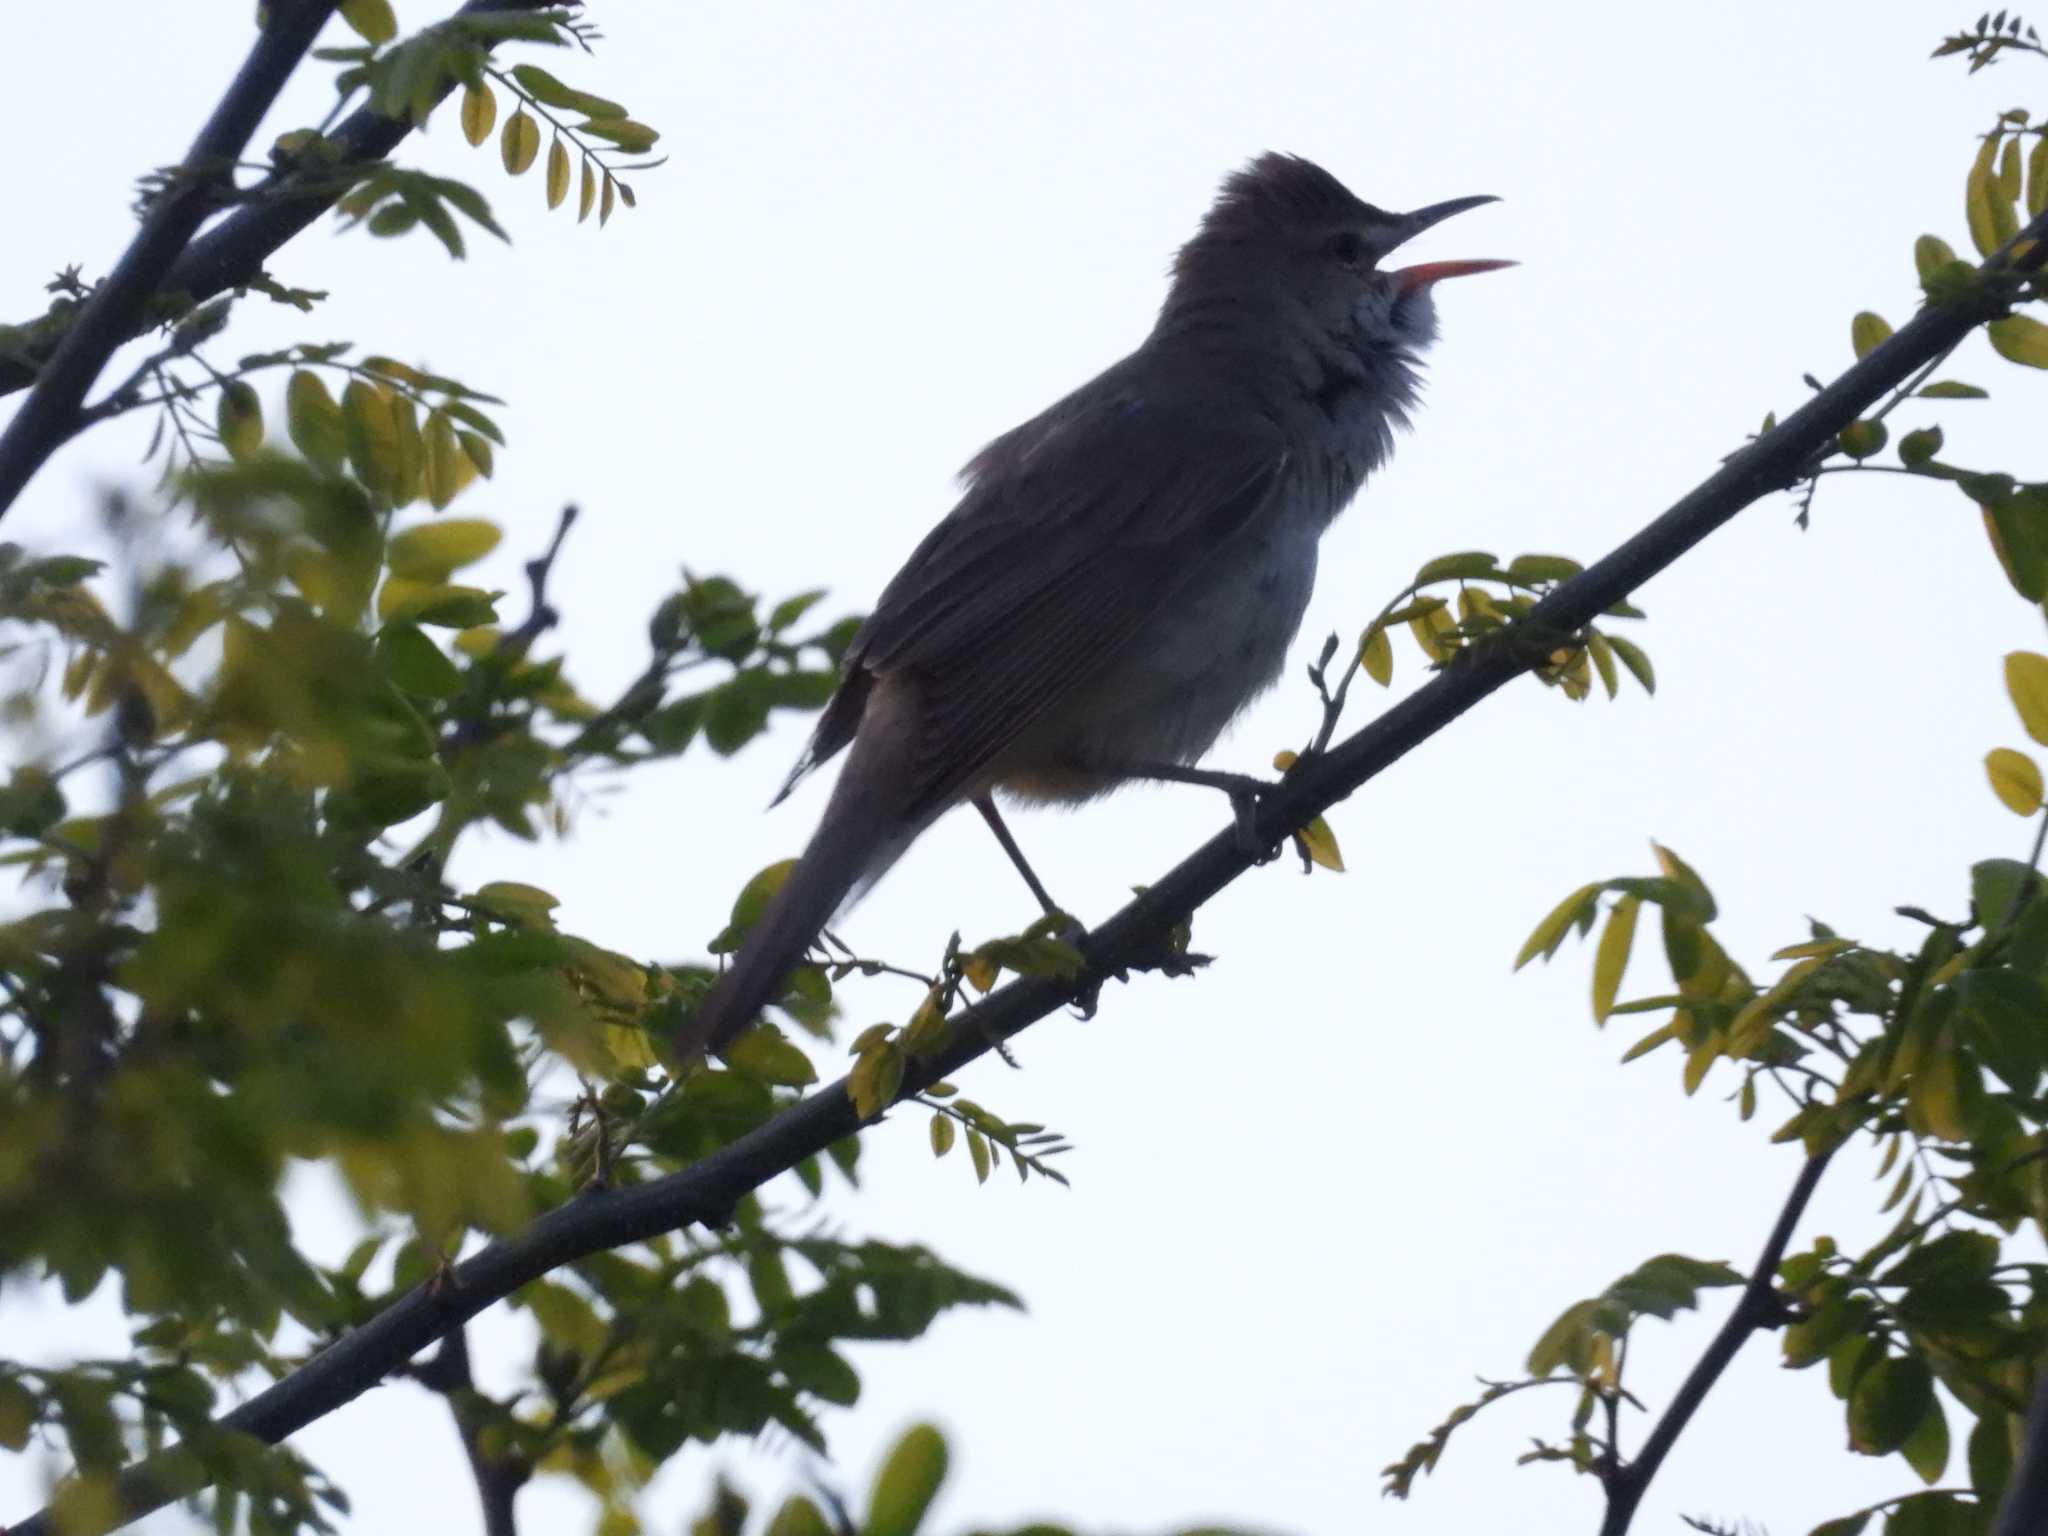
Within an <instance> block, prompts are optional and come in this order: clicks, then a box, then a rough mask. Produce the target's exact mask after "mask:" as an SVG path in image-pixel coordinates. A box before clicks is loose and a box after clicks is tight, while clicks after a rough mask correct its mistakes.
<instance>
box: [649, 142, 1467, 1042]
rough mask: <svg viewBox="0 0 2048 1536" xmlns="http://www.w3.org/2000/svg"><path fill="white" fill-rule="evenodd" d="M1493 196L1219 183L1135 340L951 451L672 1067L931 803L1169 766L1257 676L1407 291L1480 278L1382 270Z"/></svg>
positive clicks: (1050, 789) (1457, 267)
mask: <svg viewBox="0 0 2048 1536" xmlns="http://www.w3.org/2000/svg"><path fill="white" fill-rule="evenodd" d="M1490 201H1492V199H1490V198H1483V197H1482V198H1462V199H1459V200H1457V201H1455V202H1449V203H1440V204H1437V205H1435V206H1433V207H1429V208H1425V209H1422V210H1420V211H1419V212H1416V213H1409V214H1396V213H1387V212H1384V211H1382V210H1380V209H1377V208H1374V207H1372V206H1371V205H1370V204H1368V203H1364V202H1361V201H1360V200H1359V199H1358V198H1356V197H1354V196H1353V195H1352V194H1351V193H1350V192H1348V191H1347V190H1345V188H1344V186H1343V185H1342V183H1340V182H1339V181H1337V179H1336V178H1335V177H1333V176H1331V175H1330V174H1329V173H1328V172H1327V171H1324V170H1322V169H1321V168H1320V167H1318V166H1315V165H1312V164H1310V163H1309V162H1308V161H1306V160H1301V159H1297V158H1294V157H1292V156H1286V155H1271V154H1269V155H1265V156H1262V157H1261V158H1260V159H1258V160H1256V161H1254V162H1253V163H1252V164H1251V165H1250V166H1248V167H1247V168H1246V169H1244V170H1242V171H1240V172H1238V173H1236V174H1235V175H1233V176H1231V177H1230V178H1229V179H1228V180H1227V181H1225V183H1224V185H1223V188H1222V191H1221V192H1220V194H1219V195H1218V197H1217V199H1216V201H1215V203H1214V205H1213V206H1212V207H1211V208H1210V210H1209V212H1208V214H1207V215H1206V216H1205V217H1204V219H1203V221H1202V226H1201V228H1200V229H1199V230H1198V231H1197V233H1196V234H1195V236H1194V238H1193V239H1191V240H1190V241H1189V242H1188V243H1187V244H1186V245H1185V246H1184V247H1182V249H1181V251H1180V253H1179V255H1178V256H1177V257H1176V258H1175V261H1174V266H1173V282H1172V285H1171V288H1170V290H1169V292H1168V294H1167V298H1166V302H1165V304H1164V306H1163V307H1162V309H1161V310H1160V314H1159V319H1158V321H1157V323H1156V324H1155V325H1154V327H1153V329H1152V333H1151V334H1150V335H1149V336H1148V337H1147V338H1146V339H1145V342H1144V344H1143V345H1141V346H1140V347H1139V348H1138V350H1137V351H1135V352H1133V353H1132V354H1131V355H1130V356H1129V357H1126V358H1125V359H1123V361H1121V362H1119V363H1117V364H1115V365H1114V366H1113V367H1111V368H1109V369H1108V370H1107V371H1105V372H1104V373H1102V374H1101V375H1100V376H1098V377H1097V378H1095V379H1094V380H1092V381H1090V382H1089V383H1087V384H1085V385H1083V386H1082V387H1081V388H1080V389H1077V390H1075V391H1074V392H1073V393H1072V394H1070V395H1068V396H1067V397H1066V398H1065V399H1063V400H1061V401H1059V402H1058V403H1057V404H1055V405H1053V406H1052V407H1051V408H1050V409H1048V410H1046V411H1045V412H1043V413H1042V414H1040V415H1039V416H1036V417H1034V418H1033V419H1031V420H1030V421H1027V422H1025V423H1024V424H1023V425H1022V426H1019V427H1017V428H1015V429H1014V430H1012V431H1010V432H1007V433H1005V434H1004V435H1003V436H1001V437H999V438H997V439H996V440H995V441H994V442H992V443H990V444H989V445H988V446H987V447H986V448H984V449H982V451H981V452H980V453H979V454H977V455H976V456H975V457H974V459H973V460H972V461H971V462H970V463H969V464H968V466H967V469H966V471H965V480H966V492H965V494H964V495H963V497H962V498H961V501H960V504H959V505H958V506H957V507H955V508H954V509H953V511H952V512H951V513H950V514H949V515H948V516H947V517H946V518H945V520H944V521H943V522H941V523H940V524H939V525H938V526H937V527H936V528H934V529H933V530H932V531H931V533H930V534H929V535H927V536H926V538H925V540H924V542H923V543H921V544H920V545H919V546H918V547H917V549H916V550H915V551H914V552H913V553H912V554H911V556H910V558H909V560H908V561H906V562H905V564H904V566H903V569H902V570H901V571H899V572H898V573H897V575H896V577H895V579H894V580H893V581H891V582H890V583H889V585H888V587H887V588H886V589H885V590H884V591H883V593H882V596H881V599H880V601H879V602H878V603H877V604H876V605H875V609H874V612H873V613H872V614H871V615H870V617H869V618H868V620H867V622H866V623H865V624H864V625H863V626H862V627H861V630H860V632H859V634H858V635H857V636H856V637H855V638H854V641H853V644H852V647H851V648H850V649H849V651H848V653H847V656H846V661H845V669H844V674H843V677H842V680H841V682H840V686H839V689H838V692H837V693H836V694H834V696H833V698H832V700H831V702H830V703H829V704H827V705H826V707H825V712H824V715H823V717H822V718H821V720H820V721H819V723H818V727H817V730H816V733H815V735H814V736H813V738H812V741H811V744H810V747H809V748H808V750H807V751H806V752H805V753H804V755H803V758H802V759H801V761H799V763H798V764H797V767H796V770H795V771H794V772H793V773H792V774H791V776H790V784H791V785H793V784H794V783H795V782H796V781H797V780H798V779H800V778H801V777H802V776H803V775H804V774H805V773H807V772H809V771H810V770H811V769H812V768H815V767H816V766H818V765H819V764H821V763H823V762H825V761H827V760H829V759H830V758H831V757H833V756H834V755H835V754H837V753H838V752H840V751H841V750H842V749H845V748H849V747H850V749H851V750H850V751H849V752H848V754H847V761H846V765H845V767H844V768H843V770H842V771H841V773H840V777H839V782H838V785H837V786H836V787H835V789H834V791H833V794H832V797H831V800H830V801H829V803H828V804H827V806H826V809H825V814H824V817H823V819H822V820H821V822H820V824H819V827H818V831H817V832H816V834H815V835H814V836H813V838H812V840H811V843H810V846H809V847H808V848H807V849H806V850H805V853H804V856H803V858H802V860H801V861H799V863H798V866H797V868H796V869H795V870H794V871H793V872H792V873H791V875H790V877H789V879H788V881H787V883H786V884H785V885H784V886H783V888H782V890H781V892H780V893H779V894H778V895H777V896H776V897H775V899H774V900H773V901H771V902H770V903H769V906H768V908H767V910H766V912H765V913H764V914H763V916H762V918H761V920H760V921H759V922H758V923H757V924H756V925H755V927H754V929H753V930H752V931H751V933H750V934H749V935H748V938H747V941H746V943H745V944H744V946H743V947H742V949H741V951H740V954H739V956H738V957H737V959H736V960H735V961H734V963H733V965H732V967H731V969H730V970H728V971H727V972H726V974H725V975H724V976H723V977H721V978H720V980H719V982H718V984H717V985H716V986H715V987H714V988H713V990H712V991H711V992H710V993H709V994H708V995H707V996H706V997H705V999H704V1001H703V1003H702V1005H701V1006H700V1007H699V1009H698V1011H697V1013H696V1016H695V1018H694V1019H693V1020H692V1022H691V1024H690V1025H689V1026H687V1027H686V1028H685V1030H684V1031H683V1032H682V1034H681V1035H680V1036H679V1038H678V1040H677V1042H676V1047H677V1050H678V1052H679V1053H680V1055H681V1056H682V1057H683V1058H684V1059H689V1058H691V1057H694V1056H695V1055H697V1054H699V1053H701V1052H702V1051H704V1050H719V1049H722V1048H723V1047H724V1046H725V1045H727V1044H729V1043H730V1042H731V1041H732V1040H733V1039H734V1038H735V1037H736V1036H737V1035H738V1034H739V1033H741V1032H742V1031H743V1030H744V1029H746V1028H747V1026H748V1025H749V1024H750V1023H752V1022H753V1020H754V1018H755V1016H756V1015H757V1014H758V1012H759V1011H760V1009H761V1008H762V1007H763V1006H765V1005H766V1004H767V1003H768V1002H770V1001H771V1000H772V999H773V997H774V996H775V994H776V992H777V990H778V989H779V988H780V987H781V986H782V984H783V983H784V981H785V980H786V979H787V977H788V975H789V972H790V971H791V970H793V969H794V968H795V966H796V965H797V963H798V962H799V961H800V960H801V958H802V956H803V952H804V950H805V948H806V946H808V945H809V943H810V941H811V940H812V939H813V938H815V937H816V935H817V933H818V930H819V929H820V928H821V927H823V926H824V925H825V923H827V922H828V921H830V919H831V917H832V915H833V913H834V911H835V910H836V909H837V908H838V907H839V906H840V905H841V903H842V902H844V901H845V900H846V898H847V897H848V895H849V894H850V893H853V892H856V891H857V890H859V889H864V888H865V887H866V886H867V885H868V884H871V883H872V882H873V881H874V880H875V879H877V878H879V877H880V875H881V874H882V873H883V871H885V870H886V869H887V868H888V867H889V866H890V864H892V863H893V862H894V861H895V859H896V858H897V857H898V856H899V855H900V854H901V853H902V852H903V850H904V849H905V848H906V847H908V846H909V844H910V843H911V842H912V841H913V840H914V839H915V838H916V837H917V836H918V834H919V833H921V832H922V831H923V830H924V829H925V828H926V827H927V826H929V825H930V824H931V823H932V821H933V820H934V819H935V818H936V817H938V816H939V815H940V814H942V813H943V812H945V811H946V810H948V809H950V808H951V807H953V806H955V805H958V804H960V803H961V802H962V801H964V800H967V799H970V798H973V797H976V796H979V795H983V794H986V793H988V792H989V791H991V790H1000V791H1002V792H1003V793H1005V794H1006V795H1009V796H1012V797H1015V798H1020V799H1024V800H1037V801H1066V802H1076V801H1082V800H1086V799H1089V798H1091V797H1093V796H1095V795H1099V794H1101V793H1104V792H1105V791H1107V790H1110V789H1113V788H1115V787H1117V786H1118V785H1119V784H1121V783H1124V782H1127V781H1128V780H1129V779H1131V778H1132V777H1134V776H1142V775H1136V774H1134V772H1133V770H1135V769H1138V768H1142V767H1144V766H1148V765H1160V764H1176V765H1185V764H1191V763H1193V762H1195V761H1196V760H1197V759H1199V758H1200V757H1201V756H1202V754H1203V753H1205V752H1206V751H1208V749H1209V748H1210V747H1211V746H1212V745H1213V744H1214V743H1215V741H1216V739H1217V737H1218V736H1220V735H1221V734H1222V732H1223V730H1224V728H1225V727H1226V726H1227V725H1228V724H1229V723H1230V721H1231V720H1232V719H1233V718H1234V717H1235V716H1236V715H1237V714H1238V712H1239V711H1241V710H1242V709H1243V708H1244V707H1245V705H1246V704H1248V703H1249V702H1251V700H1252V699H1254V698H1256V697H1257V696H1258V695H1259V694H1260V693H1261V692H1263V691H1264V690H1265V689H1266V688H1267V687H1269V686H1270V685H1271V684H1272V682H1273V681H1274V679H1275V678H1276V677H1278V675H1279V673H1280V671H1281V668H1282V666H1283V665H1284V663H1285V660H1286V654H1287V647H1288V645H1289V643H1290V642H1291V641H1292V640H1293V638H1294V633H1295V630H1296V629H1297V628H1298V626H1299V625H1300V622H1301V617H1302V614H1303V612H1304V610H1305V609H1306V608H1307V605H1308V599H1309V593H1310V590H1311V589H1312V587H1313V585H1314V580H1315V561H1316V545H1317V541H1318V540H1319V539H1320V537H1321V535H1322V532H1323V530H1324V529H1325V528H1326V527H1327V526H1328V525H1329V523H1330V520H1331V519H1332V518H1334V517H1335V516H1336V515H1337V513H1338V512H1339V511H1341V510H1342V509H1343V507H1344V506H1345V504H1346V503H1347V502H1349V501H1350V499H1351V498H1352V496H1353V495H1354V494H1356V492H1357V490H1358V488H1359V486H1360V485H1361V484H1362V483H1363V481H1364V480H1365V477H1366V476H1367V474H1369V473H1370V472H1371V471H1372V470H1373V469H1374V468H1375V467H1376V466H1377V465H1378V464H1379V463H1380V462H1381V461H1382V460H1383V459H1385V457H1386V456H1387V454H1388V452H1389V451H1390V450H1391V448H1392V441H1393V430H1394V428H1395V427H1396V426H1399V425H1404V424H1405V423H1406V421H1407V415H1408V412H1409V411H1410V410H1411V409H1412V408H1413V406H1414V404H1415V401H1416V397H1417V390H1418V383H1419V380H1418V368H1419V363H1418V355H1419V353H1420V352H1421V351H1422V349H1423V348H1425V347H1427V346H1428V345H1429V343H1430V342H1432V341H1433V340H1434V339H1435V337H1436V311H1435V307H1434V303H1433V300H1432V297H1431V289H1432V287H1433V285H1434V284H1435V283H1436V282H1437V281H1439V280H1441V279H1443V278H1446V277H1453V276H1458V275H1461V274H1463V273H1467V272H1476V271H1484V270H1488V269H1490V268H1493V267H1498V266H1502V265H1505V263H1502V262H1493V261H1486V262H1438V263H1432V264H1428V265H1424V266H1417V267H1408V268H1403V269H1398V270H1393V271H1384V270H1381V269H1380V267H1379V262H1380V260H1381V259H1382V258H1383V257H1384V256H1385V255H1386V254H1387V253H1388V252H1390V251H1392V250H1393V249H1394V248H1395V247H1396V246H1398V245H1400V244H1401V243H1402V242H1403V241H1405V240H1407V239H1408V238H1410V237H1411V236H1413V235H1415V234H1417V233H1419V232H1420V231H1421V230H1423V229H1425V228H1427V227H1429V226H1430V225H1431V224H1434V223H1436V222H1437V221H1438V220H1440V219H1443V218H1447V217H1449V216H1450V215H1451V214H1454V213H1458V212H1461V211H1463V210H1464V209H1466V208H1470V207H1473V206H1475V205H1477V204H1479V203H1483V202H1490ZM788 788H789V785H785V786H784V793H785V794H786V793H787V792H788Z"/></svg>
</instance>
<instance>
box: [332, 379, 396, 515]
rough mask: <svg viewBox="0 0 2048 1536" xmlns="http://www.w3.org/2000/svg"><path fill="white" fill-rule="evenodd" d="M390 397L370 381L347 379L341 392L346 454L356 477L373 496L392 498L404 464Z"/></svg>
mask: <svg viewBox="0 0 2048 1536" xmlns="http://www.w3.org/2000/svg"><path fill="white" fill-rule="evenodd" d="M391 400H392V397H391V396H389V395H387V394H386V393H385V392H384V391H383V390H380V389H378V388H377V387H376V386H375V385H374V384H369V383H366V382H365V381H364V380H362V379H350V380H349V381H348V384H347V386H346V387H345V388H344V389H343V390H342V392H341V414H342V420H343V423H344V425H345V428H346V432H345V435H346V437H347V439H348V457H349V463H350V465H351V466H352V467H353V468H354V469H355V472H356V478H357V479H358V480H360V481H362V482H363V487H364V489H366V490H367V491H369V492H370V494H371V495H373V496H381V497H394V496H395V495H396V493H397V490H398V485H399V480H400V473H401V471H402V470H403V469H404V467H405V459H404V449H403V447H402V445H401V444H400V442H399V437H398V425H397V422H396V420H395V419H394V418H393V416H392V411H391Z"/></svg>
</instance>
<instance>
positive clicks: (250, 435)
mask: <svg viewBox="0 0 2048 1536" xmlns="http://www.w3.org/2000/svg"><path fill="white" fill-rule="evenodd" d="M214 424H215V426H216V427H217V429H218V430H219V432H220V443H221V446H222V447H223V448H225V449H227V451H228V456H229V457H230V458H233V459H238V460H239V459H247V458H250V457H253V456H254V454H255V453H256V451H257V450H258V449H260V448H261V447H262V446H263V402H262V401H261V400H259V399H257V398H256V391H255V389H254V388H253V387H252V386H250V385H249V384H248V383H247V382H246V381H245V380H242V379H233V380H230V381H229V382H228V384H227V385H225V386H224V387H223V388H222V390H221V392H220V404H219V407H218V408H217V410H216V411H215V414H214Z"/></svg>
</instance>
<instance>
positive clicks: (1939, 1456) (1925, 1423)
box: [1899, 1397, 1949, 1488]
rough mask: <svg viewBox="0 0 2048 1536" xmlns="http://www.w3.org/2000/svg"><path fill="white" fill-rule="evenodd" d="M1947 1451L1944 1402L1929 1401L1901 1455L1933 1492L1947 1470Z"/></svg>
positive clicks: (1946, 1419) (1946, 1424)
mask: <svg viewBox="0 0 2048 1536" xmlns="http://www.w3.org/2000/svg"><path fill="white" fill-rule="evenodd" d="M1948 1449H1949V1446H1948V1415H1947V1414H1946V1413H1944V1412H1943V1411H1942V1407H1941V1399H1940V1398H1938V1397H1930V1398H1929V1400H1928V1404H1927V1412H1926V1413H1924V1414H1922V1415H1921V1417H1920V1422H1919V1423H1918V1424H1917V1425H1915V1426H1914V1428H1913V1433H1912V1434H1910V1435H1908V1436H1906V1443H1905V1444H1904V1445H1902V1446H1900V1447H1899V1454H1900V1455H1901V1456H1903V1457H1904V1458H1905V1460H1906V1465H1907V1466H1909V1467H1911V1468H1912V1469H1913V1470H1914V1471H1915V1472H1916V1473H1918V1474H1919V1476H1920V1481H1921V1482H1923V1483H1925V1484H1927V1485H1928V1486H1929V1487H1930V1488H1931V1487H1933V1486H1934V1485H1935V1484H1936V1483H1938V1482H1940V1481H1941V1474H1942V1473H1944V1472H1946V1471H1947V1470H1948Z"/></svg>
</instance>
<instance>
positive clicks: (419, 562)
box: [384, 517, 505, 582]
mask: <svg viewBox="0 0 2048 1536" xmlns="http://www.w3.org/2000/svg"><path fill="white" fill-rule="evenodd" d="M504 536H505V534H504V530H503V529H501V528H500V527H498V525H497V524H496V523H492V522H486V521H485V520H483V519H482V518H473V517H450V518H443V519H441V520H440V521H438V522H432V523H422V524H421V525H420V526H419V527H417V528H408V529H406V530H405V532H403V533H400V534H394V535H393V536H392V539H391V542H390V543H389V544H388V545H387V546H386V547H385V552H384V560H385V563H386V564H387V565H389V566H390V567H391V572H392V574H393V575H394V576H403V577H405V578H406V579H407V580H410V581H426V582H443V581H446V580H447V579H448V577H449V576H450V575H451V574H452V573H453V572H455V571H458V570H460V569H461V568H462V567H463V566H465V565H474V564H475V563H476V562H477V561H479V560H481V559H483V557H484V556H485V555H488V554H489V553H490V552H491V551H492V550H494V549H496V548H497V547H498V543H499V541H500V540H501V539H503V538H504Z"/></svg>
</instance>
